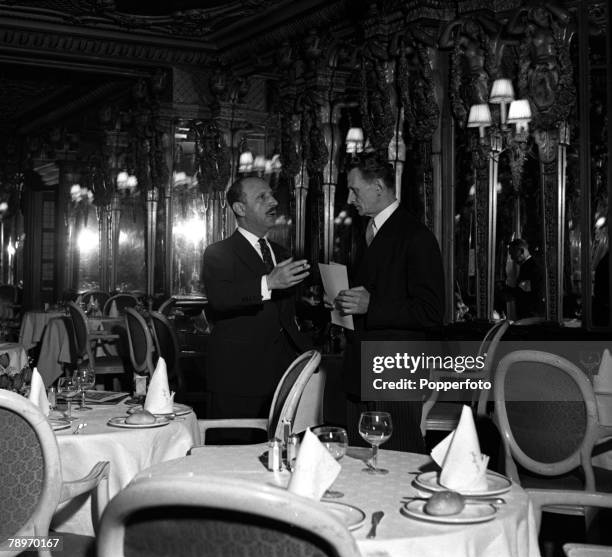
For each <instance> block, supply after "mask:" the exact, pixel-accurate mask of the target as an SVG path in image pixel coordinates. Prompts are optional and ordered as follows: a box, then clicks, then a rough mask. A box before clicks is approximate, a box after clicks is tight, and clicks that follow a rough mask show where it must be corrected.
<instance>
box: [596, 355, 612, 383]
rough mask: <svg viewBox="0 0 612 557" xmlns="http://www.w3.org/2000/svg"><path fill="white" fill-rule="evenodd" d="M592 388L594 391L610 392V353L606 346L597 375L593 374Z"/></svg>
mask: <svg viewBox="0 0 612 557" xmlns="http://www.w3.org/2000/svg"><path fill="white" fill-rule="evenodd" d="M593 390H594V391H595V392H596V393H612V355H610V351H609V350H608V349H607V348H606V349H605V350H604V351H603V355H602V356H601V362H600V363H599V370H598V371H597V375H594V376H593Z"/></svg>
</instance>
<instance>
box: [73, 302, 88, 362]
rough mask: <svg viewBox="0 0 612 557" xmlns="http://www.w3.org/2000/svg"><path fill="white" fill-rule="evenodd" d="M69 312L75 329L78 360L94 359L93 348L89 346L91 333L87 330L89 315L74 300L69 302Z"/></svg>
mask: <svg viewBox="0 0 612 557" xmlns="http://www.w3.org/2000/svg"><path fill="white" fill-rule="evenodd" d="M67 306H68V313H69V314H70V318H71V320H72V328H73V330H74V339H75V345H74V346H75V349H76V355H77V360H81V359H83V358H84V357H85V356H87V357H88V359H89V361H90V362H91V361H93V358H92V354H91V348H90V346H89V340H88V339H89V334H88V330H87V316H86V315H85V313H83V310H82V309H81V308H80V307H79V306H78V305H77V304H75V303H74V302H68V304H67Z"/></svg>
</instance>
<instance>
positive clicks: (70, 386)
mask: <svg viewBox="0 0 612 557" xmlns="http://www.w3.org/2000/svg"><path fill="white" fill-rule="evenodd" d="M57 392H58V393H61V394H62V395H63V397H64V398H65V399H66V404H67V406H68V408H67V411H66V414H65V417H66V419H67V420H69V421H73V420H76V419H77V418H73V417H72V399H73V398H74V397H75V396H76V395H78V394H79V386H78V385H77V382H76V381H75V380H74V379H73V378H72V377H60V378H59V380H58V382H57Z"/></svg>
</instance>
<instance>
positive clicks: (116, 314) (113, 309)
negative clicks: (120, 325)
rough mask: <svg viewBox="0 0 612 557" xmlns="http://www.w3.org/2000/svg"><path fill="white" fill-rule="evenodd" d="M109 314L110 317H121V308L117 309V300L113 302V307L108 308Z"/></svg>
mask: <svg viewBox="0 0 612 557" xmlns="http://www.w3.org/2000/svg"><path fill="white" fill-rule="evenodd" d="M108 316H109V317H119V310H118V309H117V302H115V300H113V301H112V302H111V307H110V309H109V310H108Z"/></svg>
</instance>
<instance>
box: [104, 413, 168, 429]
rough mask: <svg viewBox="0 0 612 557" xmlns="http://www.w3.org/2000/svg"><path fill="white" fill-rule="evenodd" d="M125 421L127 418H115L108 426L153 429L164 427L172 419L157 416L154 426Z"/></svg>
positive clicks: (109, 421)
mask: <svg viewBox="0 0 612 557" xmlns="http://www.w3.org/2000/svg"><path fill="white" fill-rule="evenodd" d="M125 420H126V416H115V417H114V418H111V419H110V420H108V422H107V424H108V425H110V426H112V427H123V428H125V429H148V428H151V427H162V426H164V425H168V424H169V423H170V418H166V417H165V416H157V417H156V418H155V423H152V424H126V423H125Z"/></svg>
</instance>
